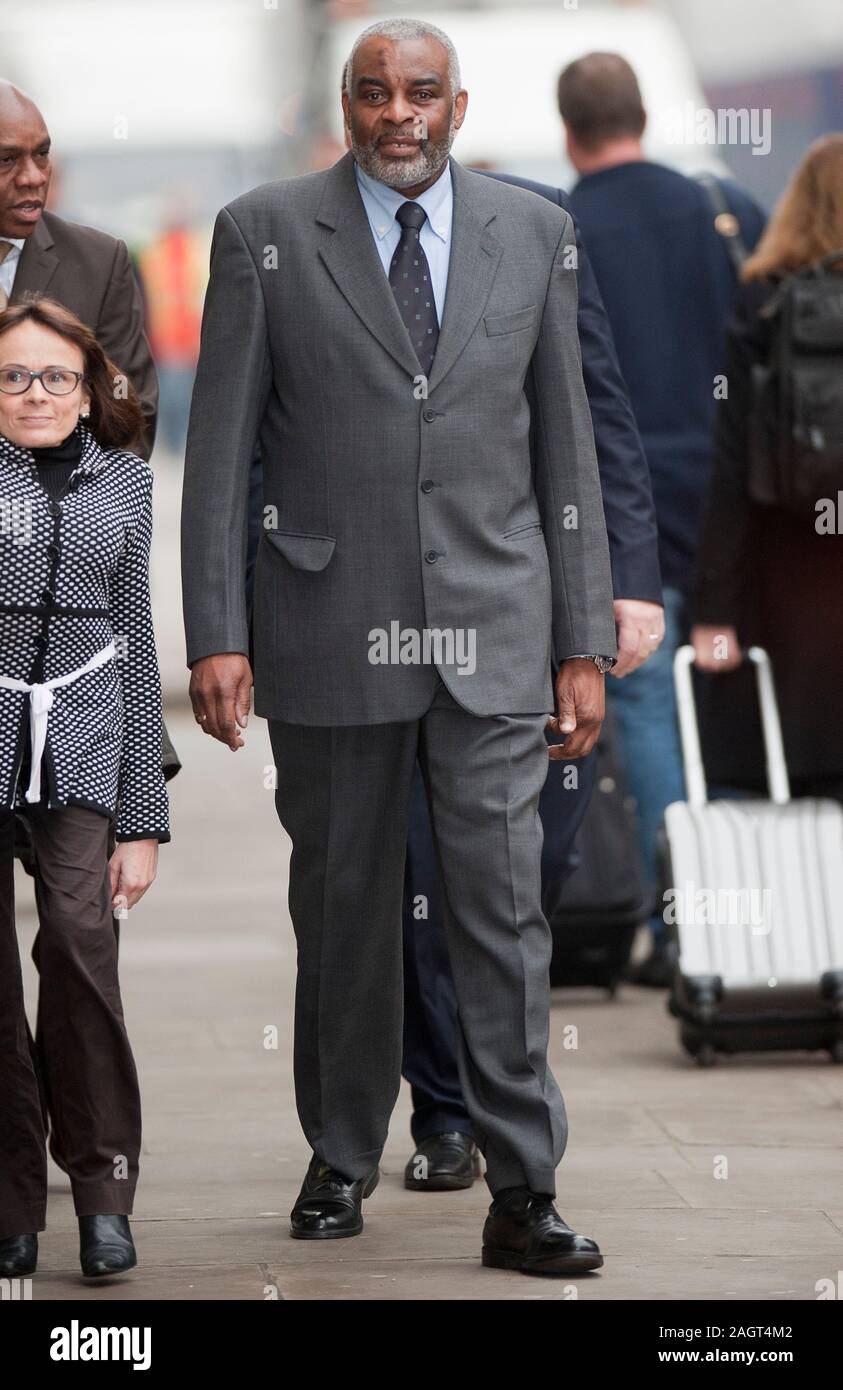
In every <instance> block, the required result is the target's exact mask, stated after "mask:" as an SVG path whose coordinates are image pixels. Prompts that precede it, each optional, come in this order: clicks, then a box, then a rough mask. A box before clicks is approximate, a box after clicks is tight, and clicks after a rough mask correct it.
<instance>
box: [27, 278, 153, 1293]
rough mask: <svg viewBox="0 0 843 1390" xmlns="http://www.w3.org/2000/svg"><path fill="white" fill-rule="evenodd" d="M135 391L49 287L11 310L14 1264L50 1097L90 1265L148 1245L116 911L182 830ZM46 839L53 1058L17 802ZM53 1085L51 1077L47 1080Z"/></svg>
mask: <svg viewBox="0 0 843 1390" xmlns="http://www.w3.org/2000/svg"><path fill="white" fill-rule="evenodd" d="M142 423H143V417H142V413H141V409H140V404H139V402H138V399H137V396H136V394H135V392H134V390H133V389H132V387H131V386H130V384H129V383H128V381H127V379H126V378H125V377H124V376H123V375H122V374H121V373H120V372H119V370H118V369H117V368H116V367H115V366H114V364H113V363H111V362H110V361H109V360H108V359H107V358H106V356H105V354H104V352H103V350H102V348H101V347H100V345H99V343H98V342H97V341H96V339H95V337H94V335H93V334H92V333H91V331H90V330H89V329H88V328H86V327H85V325H84V324H83V323H81V322H80V320H79V319H77V318H76V317H75V315H73V314H72V313H70V312H69V311H68V310H67V309H65V308H63V307H62V306H61V305H59V304H57V303H55V302H54V301H53V300H50V299H46V298H41V299H38V300H34V301H32V302H30V303H27V304H21V305H16V306H14V307H13V308H7V309H6V310H4V311H3V312H0V1054H1V1055H0V1276H7V1277H8V1276H14V1275H24V1274H30V1273H32V1272H33V1270H34V1269H35V1266H36V1260H37V1251H38V1237H37V1232H39V1231H42V1230H43V1229H44V1226H45V1215H46V1197H47V1159H46V1137H45V1131H44V1118H43V1116H44V1111H43V1110H42V1101H41V1092H42V1091H43V1094H44V1097H45V1100H48V1101H49V1108H50V1113H51V1115H52V1121H53V1127H54V1131H55V1139H56V1142H57V1147H58V1151H60V1152H61V1154H62V1156H63V1160H64V1163H65V1165H66V1168H67V1172H68V1174H69V1176H70V1183H71V1190H72V1193H73V1201H74V1206H75V1209H76V1214H77V1217H78V1220H79V1231H80V1259H81V1264H82V1271H83V1273H84V1274H86V1275H89V1276H101V1275H110V1274H115V1273H117V1272H120V1271H123V1270H127V1269H131V1268H132V1267H133V1266H134V1265H135V1264H136V1263H137V1259H136V1255H135V1249H134V1245H133V1242H132V1235H131V1230H130V1227H129V1221H128V1216H129V1214H130V1213H131V1211H132V1205H133V1198H134V1192H135V1186H136V1183H137V1176H138V1156H139V1151H140V1140H141V1113H140V1096H139V1091H138V1078H137V1072H136V1070H135V1063H134V1059H133V1056H132V1051H131V1047H130V1045H129V1039H128V1036H127V1033H126V1026H125V1022H124V1018H123V1008H122V1003H121V998H120V987H119V983H118V976H117V945H116V940H115V933H114V927H113V920H112V914H115V913H116V914H117V915H118V916H124V915H125V913H126V912H127V911H128V909H130V908H131V907H133V906H134V904H135V903H136V902H137V901H138V899H139V898H140V897H141V896H142V895H143V893H144V892H145V891H146V889H147V888H148V887H149V885H150V884H151V883H152V881H153V879H154V877H155V871H156V864H157V855H158V845H159V843H160V842H163V841H166V840H169V838H170V834H169V824H168V805H167V793H166V791H165V787H164V777H163V773H162V770H161V686H160V678H159V673H158V665H157V659H156V653H155V639H154V634H153V629H152V619H151V610H150V599H149V548H150V536H151V527H152V504H151V499H152V472H151V470H150V468H149V466H148V465H147V464H146V463H144V462H143V460H142V459H140V458H138V457H137V456H136V455H135V454H133V453H131V452H130V450H131V446H132V444H133V443H134V442H135V441H136V439H137V437H138V435H139V433H140V430H141V427H142ZM16 813H23V814H25V815H26V817H27V819H28V821H29V824H30V828H31V832H32V839H33V843H34V850H35V861H36V862H35V887H36V900H37V906H38V916H39V923H40V939H39V962H38V964H39V971H40V977H41V983H40V998H39V1042H40V1043H41V1045H40V1047H39V1055H38V1058H37V1059H35V1058H34V1057H33V1056H32V1055H31V1050H30V1047H29V1044H28V1035H27V1028H26V1019H25V1013H24V1000H23V988H22V981H21V969H20V958H19V953H18V946H17V939H16V934H15V914H14V880H13V853H14V821H15V815H16ZM39 1087H40V1089H39Z"/></svg>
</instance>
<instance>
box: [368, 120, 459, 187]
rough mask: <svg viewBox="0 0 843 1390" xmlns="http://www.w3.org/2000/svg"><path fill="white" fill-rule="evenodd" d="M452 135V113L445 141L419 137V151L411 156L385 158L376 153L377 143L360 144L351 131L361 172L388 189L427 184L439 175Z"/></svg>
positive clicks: (449, 148)
mask: <svg viewBox="0 0 843 1390" xmlns="http://www.w3.org/2000/svg"><path fill="white" fill-rule="evenodd" d="M455 134H456V127H455V125H454V118H453V116H451V121H450V124H449V126H448V134H447V136H446V137H445V139H444V140H439V141H432V140H420V141H419V149H418V153H417V154H415V155H414V156H413V158H412V159H388V158H386V157H385V156H382V155H380V154H378V147H377V145H362V144H361V143H360V142H359V140H358V139H357V137H356V136H355V134H354V131H353V130H352V131H351V149H352V152H353V154H354V158H355V159H356V160H357V163H358V164H359V165H360V168H361V169H362V170H363V173H364V174H368V175H369V177H370V178H372V179H377V181H378V183H385V184H386V185H387V187H388V188H413V187H414V186H415V184H417V183H426V182H427V181H428V179H433V178H435V177H436V176H437V175H438V174H441V172H442V170H443V169H444V167H445V164H446V163H447V159H448V155H449V154H450V153H451V146H452V145H453V143H454V136H455Z"/></svg>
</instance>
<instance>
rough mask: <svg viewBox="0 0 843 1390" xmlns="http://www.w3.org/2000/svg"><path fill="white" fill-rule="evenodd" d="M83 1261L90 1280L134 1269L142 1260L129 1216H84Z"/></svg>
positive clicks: (81, 1226) (81, 1231) (81, 1228)
mask: <svg viewBox="0 0 843 1390" xmlns="http://www.w3.org/2000/svg"><path fill="white" fill-rule="evenodd" d="M79 1260H80V1262H81V1265H82V1273H83V1274H85V1275H87V1277H88V1278H89V1279H96V1278H100V1277H101V1276H102V1275H104V1274H122V1273H124V1271H125V1270H127V1269H134V1267H135V1265H136V1264H137V1262H138V1257H137V1253H136V1251H135V1246H134V1242H133V1240H132V1232H131V1231H130V1229H129V1218H128V1216H80V1217H79Z"/></svg>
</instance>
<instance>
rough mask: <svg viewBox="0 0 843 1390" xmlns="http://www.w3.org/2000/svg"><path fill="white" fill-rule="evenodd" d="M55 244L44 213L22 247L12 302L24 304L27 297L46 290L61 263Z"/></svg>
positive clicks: (35, 297)
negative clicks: (55, 250)
mask: <svg viewBox="0 0 843 1390" xmlns="http://www.w3.org/2000/svg"><path fill="white" fill-rule="evenodd" d="M53 245H54V243H53V238H52V236H51V235H50V232H49V229H48V227H47V225H46V223H45V221H44V216H43V214H42V215H41V217H40V218H39V220H38V221H37V222H36V224H35V230H34V231H33V233H32V235H31V236H29V237H27V239H26V241H25V242H24V244H23V246H22V247H21V253H20V260H19V261H18V268H17V271H16V272H15V283H14V285H13V286H12V297H11V299H10V300H9V303H10V304H23V303H24V302H25V301H26V300H27V299H37V298H38V296H39V295H42V294H44V293H45V292H46V290H47V287H48V285H49V283H50V281H51V280H52V278H53V276H54V275H55V273H56V270H57V268H58V264H59V258H58V256H57V255H56V254H55V252H54V251H53Z"/></svg>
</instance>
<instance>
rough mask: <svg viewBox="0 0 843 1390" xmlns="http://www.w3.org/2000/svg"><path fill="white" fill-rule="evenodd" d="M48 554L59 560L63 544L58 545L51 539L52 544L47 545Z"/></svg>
mask: <svg viewBox="0 0 843 1390" xmlns="http://www.w3.org/2000/svg"><path fill="white" fill-rule="evenodd" d="M47 554H48V555H49V556H50V558H51V559H53V560H57V559H58V558H59V555H60V554H61V546H60V545H56V542H55V541H50V544H49V545H48V546H47Z"/></svg>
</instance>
